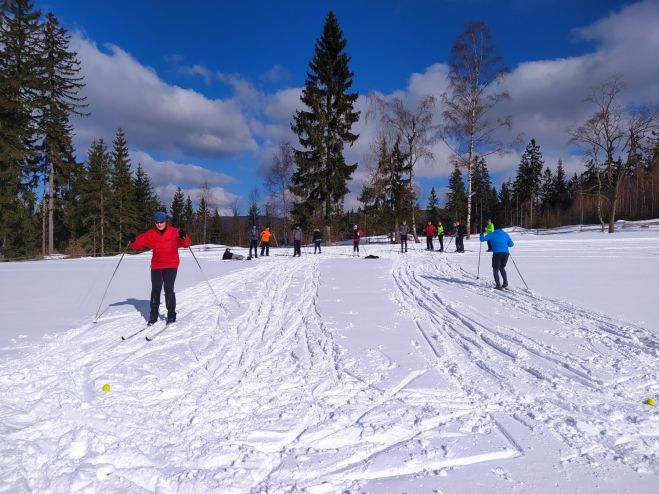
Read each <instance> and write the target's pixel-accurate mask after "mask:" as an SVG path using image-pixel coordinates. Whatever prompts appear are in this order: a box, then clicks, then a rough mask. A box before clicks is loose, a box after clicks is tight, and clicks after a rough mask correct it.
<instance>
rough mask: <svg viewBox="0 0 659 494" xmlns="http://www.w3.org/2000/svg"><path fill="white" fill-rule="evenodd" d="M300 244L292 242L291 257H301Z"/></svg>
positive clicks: (296, 241)
mask: <svg viewBox="0 0 659 494" xmlns="http://www.w3.org/2000/svg"><path fill="white" fill-rule="evenodd" d="M301 244H302V241H301V240H293V257H295V256H301V255H302V250H301V248H300V247H301Z"/></svg>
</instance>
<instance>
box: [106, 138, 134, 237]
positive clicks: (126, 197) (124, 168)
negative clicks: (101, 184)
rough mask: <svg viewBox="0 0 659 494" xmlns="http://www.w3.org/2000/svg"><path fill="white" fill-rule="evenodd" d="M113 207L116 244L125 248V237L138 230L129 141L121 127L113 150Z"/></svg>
mask: <svg viewBox="0 0 659 494" xmlns="http://www.w3.org/2000/svg"><path fill="white" fill-rule="evenodd" d="M111 162H112V192H113V196H112V207H113V218H112V219H113V226H114V228H115V229H116V231H115V232H114V233H115V235H114V238H115V239H116V244H115V246H116V247H117V248H118V249H123V248H124V247H125V245H126V242H125V237H126V235H127V234H128V233H131V232H133V231H135V230H136V227H137V210H136V208H135V185H134V184H133V177H132V175H131V169H130V166H131V165H130V157H129V156H128V143H127V141H126V135H125V134H124V131H123V130H122V129H121V128H120V129H117V134H116V136H115V138H114V142H113V150H112V159H111Z"/></svg>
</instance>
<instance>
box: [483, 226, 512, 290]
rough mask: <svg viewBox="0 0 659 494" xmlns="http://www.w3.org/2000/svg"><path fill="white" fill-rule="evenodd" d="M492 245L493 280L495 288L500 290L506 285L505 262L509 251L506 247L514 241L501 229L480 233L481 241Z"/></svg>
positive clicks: (510, 245)
mask: <svg viewBox="0 0 659 494" xmlns="http://www.w3.org/2000/svg"><path fill="white" fill-rule="evenodd" d="M488 241H489V244H490V245H491V246H492V270H493V271H494V281H495V282H496V285H497V286H496V287H495V288H496V289H497V290H501V289H503V288H506V287H507V286H508V277H507V276H506V263H507V262H508V257H509V256H510V252H508V247H512V246H514V245H515V244H514V242H513V241H512V239H511V238H510V235H508V234H507V233H506V232H504V231H503V230H501V229H497V230H494V231H493V232H492V233H488V234H487V235H483V234H482V233H481V242H488ZM499 271H501V277H502V278H503V285H502V284H501V283H500V282H499Z"/></svg>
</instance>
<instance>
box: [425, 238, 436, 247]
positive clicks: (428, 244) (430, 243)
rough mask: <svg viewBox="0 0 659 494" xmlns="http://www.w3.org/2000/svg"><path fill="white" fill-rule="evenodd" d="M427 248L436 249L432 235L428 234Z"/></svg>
mask: <svg viewBox="0 0 659 494" xmlns="http://www.w3.org/2000/svg"><path fill="white" fill-rule="evenodd" d="M426 250H435V246H434V245H433V244H432V236H431V235H426Z"/></svg>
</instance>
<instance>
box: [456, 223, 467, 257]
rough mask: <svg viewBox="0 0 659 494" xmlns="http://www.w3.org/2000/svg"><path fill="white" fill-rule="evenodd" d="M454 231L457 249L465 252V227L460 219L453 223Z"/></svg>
mask: <svg viewBox="0 0 659 494" xmlns="http://www.w3.org/2000/svg"><path fill="white" fill-rule="evenodd" d="M453 233H454V234H455V251H456V252H464V251H465V244H464V240H463V239H464V236H465V227H464V226H463V225H461V224H460V222H459V221H456V222H455V223H454V224H453Z"/></svg>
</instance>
